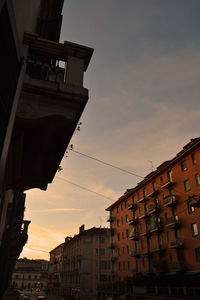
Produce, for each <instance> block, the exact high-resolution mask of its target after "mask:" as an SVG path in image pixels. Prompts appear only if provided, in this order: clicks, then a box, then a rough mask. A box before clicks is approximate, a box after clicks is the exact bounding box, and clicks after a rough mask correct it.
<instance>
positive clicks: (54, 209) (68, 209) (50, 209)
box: [29, 208, 84, 213]
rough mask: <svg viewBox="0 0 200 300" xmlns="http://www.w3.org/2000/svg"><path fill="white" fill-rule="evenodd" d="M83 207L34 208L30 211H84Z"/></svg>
mask: <svg viewBox="0 0 200 300" xmlns="http://www.w3.org/2000/svg"><path fill="white" fill-rule="evenodd" d="M83 210H84V209H83V208H49V209H32V210H29V211H30V212H39V213H43V212H66V211H83Z"/></svg>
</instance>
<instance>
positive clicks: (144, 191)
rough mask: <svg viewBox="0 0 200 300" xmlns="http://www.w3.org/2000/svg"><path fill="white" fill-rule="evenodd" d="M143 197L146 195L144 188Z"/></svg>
mask: <svg viewBox="0 0 200 300" xmlns="http://www.w3.org/2000/svg"><path fill="white" fill-rule="evenodd" d="M143 197H144V198H145V197H146V189H145V188H144V189H143Z"/></svg>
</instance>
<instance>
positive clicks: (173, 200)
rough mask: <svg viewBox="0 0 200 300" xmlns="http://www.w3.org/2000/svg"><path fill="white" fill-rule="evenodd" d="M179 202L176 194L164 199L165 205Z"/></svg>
mask: <svg viewBox="0 0 200 300" xmlns="http://www.w3.org/2000/svg"><path fill="white" fill-rule="evenodd" d="M176 203H177V200H176V196H167V197H165V198H164V199H163V204H164V206H172V205H175V204H176Z"/></svg>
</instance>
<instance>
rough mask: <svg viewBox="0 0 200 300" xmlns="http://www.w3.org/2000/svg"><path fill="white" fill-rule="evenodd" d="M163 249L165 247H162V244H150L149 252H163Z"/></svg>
mask: <svg viewBox="0 0 200 300" xmlns="http://www.w3.org/2000/svg"><path fill="white" fill-rule="evenodd" d="M164 250H165V248H164V246H163V245H152V246H151V247H150V252H151V253H155V254H157V253H161V252H163V251H164Z"/></svg>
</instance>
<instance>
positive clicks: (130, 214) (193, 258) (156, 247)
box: [107, 138, 200, 280]
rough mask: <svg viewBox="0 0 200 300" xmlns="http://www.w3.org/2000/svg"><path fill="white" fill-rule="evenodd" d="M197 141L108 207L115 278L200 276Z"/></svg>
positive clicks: (199, 144) (199, 141)
mask: <svg viewBox="0 0 200 300" xmlns="http://www.w3.org/2000/svg"><path fill="white" fill-rule="evenodd" d="M199 199H200V138H196V139H192V140H191V141H190V142H189V143H188V144H187V145H185V146H184V147H183V149H182V150H181V151H180V152H179V153H178V154H177V155H176V156H175V157H174V158H173V159H171V160H169V161H166V162H164V163H163V164H161V165H160V166H159V167H158V168H157V169H156V170H155V171H153V172H151V173H150V174H148V175H147V176H146V177H145V178H144V180H142V181H141V182H140V183H138V184H137V186H136V187H134V188H132V189H130V190H127V191H126V193H125V194H124V195H123V196H122V197H120V198H119V199H118V200H117V201H116V202H115V203H113V204H112V205H111V206H109V207H108V208H107V211H109V213H110V216H109V219H108V221H109V222H110V224H111V230H112V232H113V236H112V243H111V245H112V248H113V250H112V261H113V272H114V275H115V279H117V280H125V279H126V278H127V277H132V276H134V275H150V274H179V273H181V274H196V273H200V243H199V236H200V233H199V231H200V208H199V207H200V200H199Z"/></svg>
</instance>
